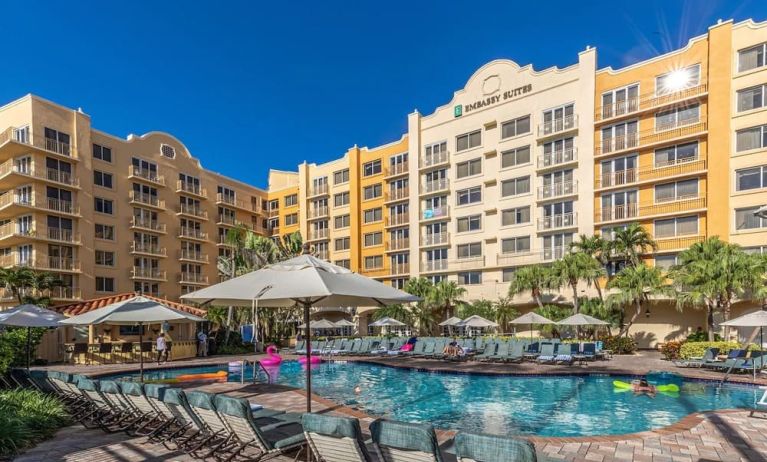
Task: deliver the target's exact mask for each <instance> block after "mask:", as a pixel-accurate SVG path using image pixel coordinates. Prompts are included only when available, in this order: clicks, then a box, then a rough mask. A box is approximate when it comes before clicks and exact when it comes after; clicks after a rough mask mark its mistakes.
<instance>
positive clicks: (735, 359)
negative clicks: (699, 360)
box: [703, 349, 748, 369]
mask: <svg viewBox="0 0 767 462" xmlns="http://www.w3.org/2000/svg"><path fill="white" fill-rule="evenodd" d="M747 353H748V352H747V351H746V350H743V349H735V350H730V352H729V353H728V354H727V359H725V360H724V361H721V360H717V359H714V360H711V361H706V362H704V363H703V367H708V368H711V369H729V368H730V367H731V366H737V365H739V364H742V363H743V362H744V361H745V359H746V354H747Z"/></svg>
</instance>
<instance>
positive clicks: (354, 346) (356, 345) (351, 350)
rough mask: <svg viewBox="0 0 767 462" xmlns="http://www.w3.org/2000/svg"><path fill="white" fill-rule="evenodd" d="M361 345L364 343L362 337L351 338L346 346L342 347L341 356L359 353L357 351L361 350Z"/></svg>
mask: <svg viewBox="0 0 767 462" xmlns="http://www.w3.org/2000/svg"><path fill="white" fill-rule="evenodd" d="M361 345H362V339H359V338H355V339H353V340H349V341H347V343H346V345H345V346H344V348H341V351H340V352H339V353H338V354H340V355H341V356H344V355H354V354H357V352H358V351H360V346H361Z"/></svg>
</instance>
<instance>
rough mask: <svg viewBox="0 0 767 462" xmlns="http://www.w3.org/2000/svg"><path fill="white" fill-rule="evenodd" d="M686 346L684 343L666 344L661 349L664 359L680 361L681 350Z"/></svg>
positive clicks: (672, 342) (673, 342)
mask: <svg viewBox="0 0 767 462" xmlns="http://www.w3.org/2000/svg"><path fill="white" fill-rule="evenodd" d="M682 345H684V342H677V341H671V342H666V343H664V344H663V346H661V347H660V352H661V354H663V359H666V360H669V361H670V360H672V359H679V350H680V349H681V348H682Z"/></svg>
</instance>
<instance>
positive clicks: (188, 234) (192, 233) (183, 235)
mask: <svg viewBox="0 0 767 462" xmlns="http://www.w3.org/2000/svg"><path fill="white" fill-rule="evenodd" d="M178 237H179V238H180V239H194V240H197V241H207V240H208V233H204V232H202V231H200V230H199V229H195V228H188V227H181V228H179V230H178Z"/></svg>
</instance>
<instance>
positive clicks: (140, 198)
mask: <svg viewBox="0 0 767 462" xmlns="http://www.w3.org/2000/svg"><path fill="white" fill-rule="evenodd" d="M129 197H130V201H131V202H133V203H136V204H142V205H148V206H150V207H156V208H161V209H164V208H165V201H163V200H160V199H158V198H157V196H154V195H152V194H146V193H142V192H137V191H129Z"/></svg>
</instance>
